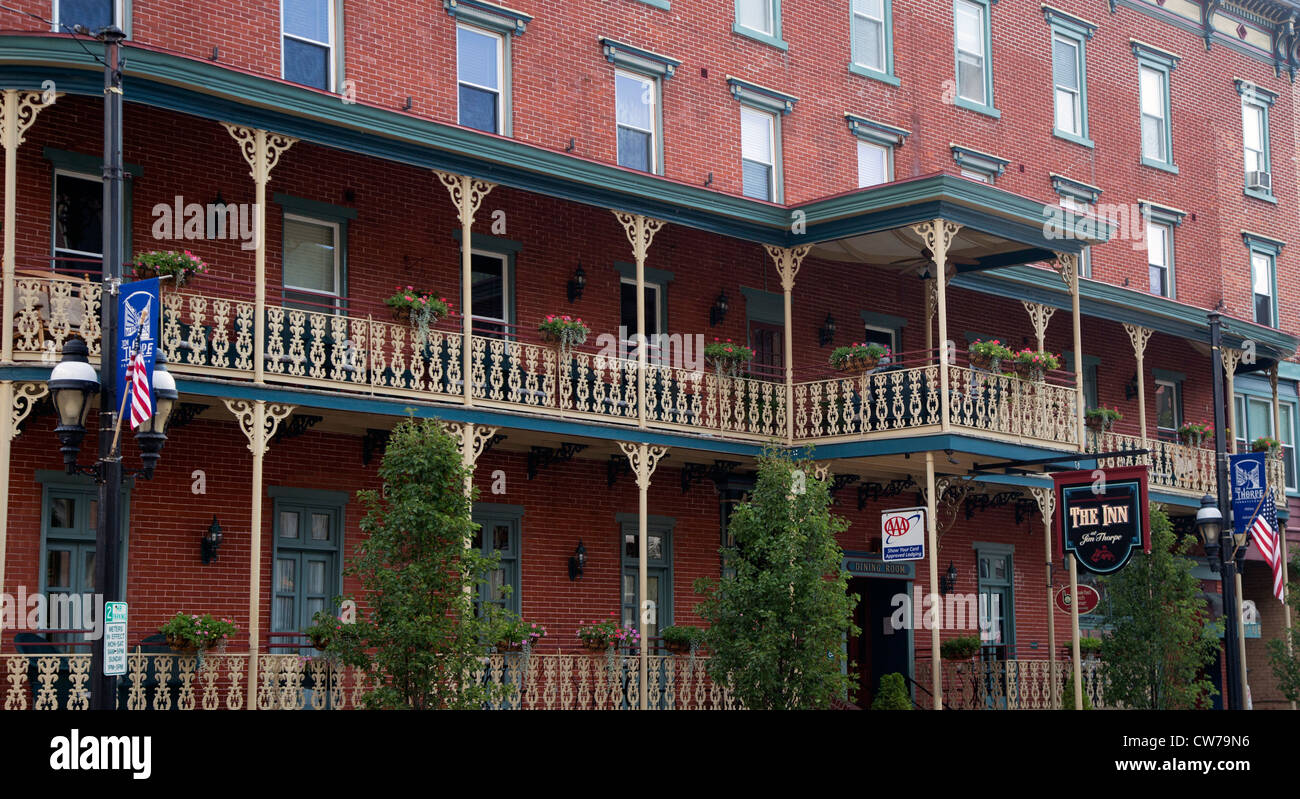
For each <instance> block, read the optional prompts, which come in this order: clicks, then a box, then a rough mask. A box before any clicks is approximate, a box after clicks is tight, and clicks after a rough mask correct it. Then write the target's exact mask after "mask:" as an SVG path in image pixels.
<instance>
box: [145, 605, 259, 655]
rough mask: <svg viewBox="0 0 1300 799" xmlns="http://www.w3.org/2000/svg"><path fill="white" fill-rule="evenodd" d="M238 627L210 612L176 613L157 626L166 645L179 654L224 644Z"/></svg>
mask: <svg viewBox="0 0 1300 799" xmlns="http://www.w3.org/2000/svg"><path fill="white" fill-rule="evenodd" d="M238 629H239V628H238V627H237V626H235V623H234V622H233V621H231V620H230V619H226V618H221V619H218V618H216V617H215V616H213V615H211V614H204V615H202V616H199V615H196V614H185V613H177V614H176V615H175V616H172V617H171V618H170V619H168V620H167V623H166V624H163V625H162V626H161V627H159V628H158V632H160V633H162V634H163V636H164V637H166V639H167V645H168V646H170V647H171V648H172V649H174V650H176V651H177V652H180V653H181V654H186V655H192V654H195V653H198V652H206V651H207V650H209V649H212V648H214V647H217V646H224V645H225V642H226V639H227V638H229V637H230V636H232V635H234V634H235V632H236V631H237V630H238Z"/></svg>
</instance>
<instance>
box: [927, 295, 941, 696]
mask: <svg viewBox="0 0 1300 799" xmlns="http://www.w3.org/2000/svg"><path fill="white" fill-rule="evenodd" d="M939 285H940V286H942V285H943V281H939ZM940 292H941V294H940V296H942V289H940ZM939 307H940V308H942V307H943V302H942V300H940V305H939ZM940 318H941V319H942V317H940ZM940 324H942V322H941V323H940ZM940 330H941V331H942V328H940ZM942 335H943V334H942V332H940V336H942ZM940 346H941V347H942V346H943V344H942V343H940ZM938 499H939V498H938V497H937V496H936V495H935V487H934V451H933V450H926V451H925V517H926V523H925V526H926V534H927V536H928V538H929V540H928V541H926V547H927V548H928V553H929V557H928V558H926V560H928V561H929V566H930V618H929V623H930V684H931V685H932V686H933V688H934V709H935V710H943V667H942V663H941V662H940V659H939V611H940V608H939V605H938V602H939V534H938V528H939V520H938V518H937V514H938V505H939V502H938Z"/></svg>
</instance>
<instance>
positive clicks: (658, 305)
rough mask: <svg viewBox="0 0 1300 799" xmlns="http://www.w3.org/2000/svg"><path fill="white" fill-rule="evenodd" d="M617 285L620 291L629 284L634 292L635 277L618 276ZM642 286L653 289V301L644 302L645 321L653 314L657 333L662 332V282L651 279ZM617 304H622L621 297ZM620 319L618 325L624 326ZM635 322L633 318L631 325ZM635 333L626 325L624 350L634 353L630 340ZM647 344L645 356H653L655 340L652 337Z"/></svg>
mask: <svg viewBox="0 0 1300 799" xmlns="http://www.w3.org/2000/svg"><path fill="white" fill-rule="evenodd" d="M618 286H619V291H620V292H622V290H623V286H631V287H632V291H633V293H635V292H636V279H635V278H630V277H620V278H619V281H618ZM644 286H645V288H647V289H652V290H653V291H654V302H653V303H649V302H647V303H646V308H645V315H646V321H647V322H649V321H650V318H651V317H652V316H653V317H654V319H655V329H656V330H657V331H658V332H659V333H663V332H664V322H665V319H664V314H663V302H664V287H663V284H661V283H656V282H653V281H650V280H647V281H645V282H644ZM619 304H620V305H622V299H621V298H620V300H619ZM619 315H620V317H621V316H622V309H621V308H620V310H619ZM622 321H623V320H622V319H621V318H620V319H619V323H620V324H619V327H624V325H623V324H622ZM635 323H636V320H633V325H635ZM635 335H636V330H634V329H633V328H632V326H631V325H629V326H627V335H626V336H625V337H624V338H623V345H624V347H625V348H626V350H627V351H628V352H629V353H633V354H635V353H636V346H635V345H634V344H633V343H632V342H633V336H635ZM653 335H654V334H653V333H652V334H650V336H653ZM647 338H649V336H647ZM649 345H650V346H649V347H647V349H646V354H647V356H649V357H653V356H655V355H656V354H658V347H657V342H656V341H655V340H654V339H653V338H652V339H650V341H649Z"/></svg>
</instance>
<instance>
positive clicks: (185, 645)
mask: <svg viewBox="0 0 1300 799" xmlns="http://www.w3.org/2000/svg"><path fill="white" fill-rule="evenodd" d="M167 646H169V647H171V649H172V651H173V652H176V653H177V654H179V655H195V654H198V652H199V651H200V650H199V648H198V646H196V645H195V644H194V642H192V641H190V640H189V639H187V638H183V637H181V636H179V635H169V636H167Z"/></svg>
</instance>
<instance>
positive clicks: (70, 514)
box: [50, 497, 77, 530]
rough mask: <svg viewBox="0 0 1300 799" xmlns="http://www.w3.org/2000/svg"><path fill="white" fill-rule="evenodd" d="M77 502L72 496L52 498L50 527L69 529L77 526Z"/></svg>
mask: <svg viewBox="0 0 1300 799" xmlns="http://www.w3.org/2000/svg"><path fill="white" fill-rule="evenodd" d="M76 512H77V502H76V500H74V499H73V498H72V497H53V498H51V499H50V527H53V528H57V529H60V530H69V529H72V528H74V527H76V526H77V516H76Z"/></svg>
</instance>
